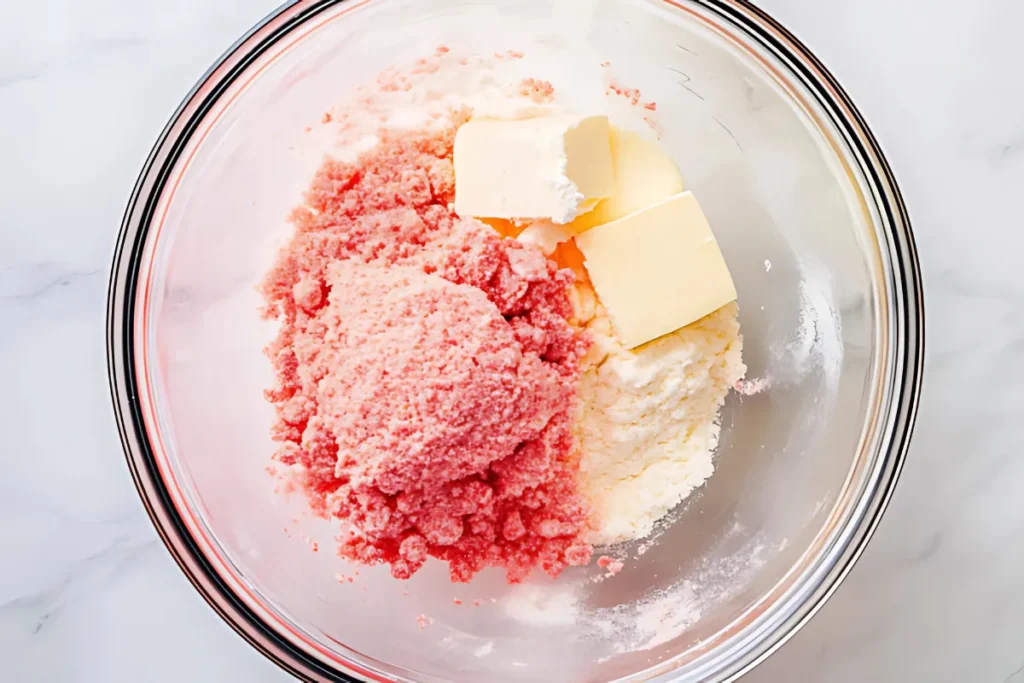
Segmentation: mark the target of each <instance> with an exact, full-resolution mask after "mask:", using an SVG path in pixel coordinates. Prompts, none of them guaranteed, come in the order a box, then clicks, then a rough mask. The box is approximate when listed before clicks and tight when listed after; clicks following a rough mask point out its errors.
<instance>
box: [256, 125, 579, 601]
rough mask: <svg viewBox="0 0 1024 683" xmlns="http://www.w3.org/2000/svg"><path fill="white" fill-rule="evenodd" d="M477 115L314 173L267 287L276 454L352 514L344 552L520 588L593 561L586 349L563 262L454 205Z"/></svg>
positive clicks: (316, 494)
mask: <svg viewBox="0 0 1024 683" xmlns="http://www.w3.org/2000/svg"><path fill="white" fill-rule="evenodd" d="M465 116H466V114H465V113H461V114H459V115H456V116H454V117H453V120H452V121H451V123H450V125H448V126H446V127H445V128H444V129H443V130H440V131H433V132H428V131H421V132H417V133H408V132H403V133H384V134H383V137H382V141H381V143H380V144H379V145H378V146H376V147H375V148H374V149H372V150H370V151H369V152H367V153H365V154H364V155H363V156H362V157H360V158H359V159H358V160H357V161H356V162H354V163H351V164H347V163H341V162H335V161H328V162H326V163H325V164H324V165H323V167H322V168H321V169H320V170H319V172H318V173H317V175H316V178H315V180H314V182H313V185H312V187H311V188H310V190H309V191H308V193H307V197H306V206H303V207H300V208H299V209H296V211H295V212H294V214H293V217H292V221H293V223H294V225H295V234H294V236H293V238H292V240H291V243H290V244H289V245H288V246H287V247H286V248H285V249H283V250H282V252H281V253H280V255H279V257H278V260H277V263H276V265H275V266H274V268H273V270H272V271H271V272H270V273H269V274H268V276H267V277H266V280H265V282H264V284H263V292H264V295H265V299H266V314H267V315H268V316H270V317H273V318H276V319H278V320H280V322H281V328H280V332H279V334H278V336H277V338H276V340H275V341H274V342H273V343H272V344H271V345H270V346H269V347H268V348H267V353H268V355H269V356H270V358H271V359H272V361H273V364H274V368H275V370H276V375H277V382H276V386H275V387H274V388H273V389H271V390H268V391H267V397H268V399H269V400H270V401H271V402H272V403H273V404H274V405H275V407H276V411H277V423H276V425H275V427H274V430H273V436H274V439H275V440H277V441H278V442H279V443H280V448H279V450H278V452H277V454H276V455H275V458H276V459H277V460H279V461H280V462H281V463H283V464H286V465H291V466H295V468H296V470H297V471H299V472H300V473H301V476H302V479H303V486H304V488H305V490H306V492H307V493H308V496H309V498H310V500H311V503H312V505H313V508H314V509H315V510H316V511H318V512H319V513H320V514H322V515H324V516H328V517H333V518H337V519H341V520H345V521H347V522H348V523H349V529H350V530H349V531H348V532H347V533H346V534H343V536H342V537H340V538H339V541H340V543H341V546H340V551H339V552H340V555H341V556H342V557H344V558H347V559H349V560H353V561H356V562H360V563H366V564H379V563H388V564H390V565H391V573H392V574H393V575H394V576H395V577H398V578H408V577H409V576H411V575H412V574H413V573H414V572H416V571H417V570H418V569H419V568H420V567H421V566H422V565H423V563H424V561H425V560H426V559H427V558H428V557H430V556H432V557H436V558H440V559H442V560H445V561H447V562H448V564H449V568H450V573H451V578H452V580H453V581H468V580H470V579H471V578H472V576H473V575H474V574H475V573H477V572H479V571H480V570H482V569H484V568H486V567H490V566H499V567H504V568H505V570H506V572H507V577H508V580H509V581H510V582H517V581H521V580H523V579H524V578H525V577H526V576H527V575H528V574H529V573H530V571H531V570H532V569H534V568H535V567H538V566H539V567H542V568H543V569H545V570H546V571H547V572H548V573H550V574H552V575H557V574H558V573H559V572H560V571H561V570H562V569H563V568H565V567H566V566H567V565H580V564H586V563H587V562H588V561H589V559H590V556H591V552H592V549H591V547H590V546H589V545H587V544H586V543H585V542H584V541H583V540H582V539H583V537H584V534H585V532H586V530H587V519H588V516H589V509H588V507H587V504H586V500H585V499H584V498H583V497H582V496H581V494H580V493H579V491H578V489H577V485H576V470H577V468H578V457H577V454H576V452H575V445H574V440H573V436H572V432H571V430H570V426H571V425H570V420H571V415H572V412H573V410H574V409H575V406H576V396H575V387H576V384H577V381H578V378H579V373H580V361H581V358H582V356H583V355H584V353H585V351H586V342H585V341H584V339H583V337H581V336H580V335H579V333H578V332H576V331H574V329H573V328H572V327H570V325H569V323H568V318H569V317H570V316H571V313H572V308H571V304H570V300H569V293H568V291H569V290H568V288H569V285H570V282H571V280H572V273H571V271H568V270H563V271H560V270H558V269H557V267H556V266H555V265H554V264H553V263H552V262H550V261H548V260H547V259H546V258H545V257H544V256H543V255H542V254H541V253H540V252H539V251H537V250H535V249H534V248H532V247H528V246H524V245H522V244H520V243H518V242H516V241H515V240H510V239H503V238H502V237H501V236H500V235H498V234H497V232H495V231H494V230H493V229H491V228H489V227H488V226H486V225H484V224H482V223H480V222H478V221H475V220H464V219H460V218H458V217H457V216H456V215H455V214H454V213H453V212H452V210H451V209H450V208H449V207H450V206H451V202H452V201H453V200H454V173H453V170H452V162H451V155H452V143H453V139H454V134H455V130H456V128H457V124H458V123H460V122H461V121H462V120H465Z"/></svg>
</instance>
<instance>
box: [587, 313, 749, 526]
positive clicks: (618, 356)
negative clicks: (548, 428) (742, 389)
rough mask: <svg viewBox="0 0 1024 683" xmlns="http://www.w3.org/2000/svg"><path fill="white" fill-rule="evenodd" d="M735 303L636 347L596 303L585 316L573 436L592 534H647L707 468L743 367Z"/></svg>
mask: <svg viewBox="0 0 1024 683" xmlns="http://www.w3.org/2000/svg"><path fill="white" fill-rule="evenodd" d="M584 296H588V295H586V294H585V295H584ZM737 312H738V309H737V306H736V304H735V303H732V304H729V305H727V306H724V307H722V308H720V309H719V310H717V311H715V312H714V313H712V314H711V315H709V316H706V317H705V318H703V319H701V320H699V321H697V322H696V323H693V324H692V325H688V326H686V327H684V328H682V329H680V330H677V331H675V332H673V333H671V334H668V335H665V336H664V337H660V338H659V339H656V340H654V341H653V342H650V343H648V344H645V345H644V346H641V347H639V348H637V349H634V350H628V349H625V348H623V346H622V345H621V344H620V343H619V342H618V341H617V340H616V339H615V337H614V335H613V334H612V329H611V325H610V323H609V322H608V319H607V318H606V317H604V316H603V315H600V310H599V309H598V310H597V313H596V315H595V316H594V317H593V318H592V319H590V320H589V321H588V322H587V329H588V330H589V331H590V332H591V334H592V335H593V338H594V340H595V343H594V348H593V350H592V351H591V353H592V355H593V357H594V361H595V364H594V365H593V366H592V367H590V368H589V369H588V370H587V371H586V372H585V374H584V375H583V380H582V385H581V387H580V396H581V399H582V402H583V408H582V415H581V417H580V421H579V427H578V435H579V439H580V448H581V452H582V455H583V457H582V462H581V464H580V481H581V484H582V486H583V488H584V490H585V491H586V492H587V494H588V495H589V497H590V499H591V503H592V504H593V506H594V508H595V514H596V521H597V531H595V532H594V534H593V536H592V537H591V538H590V540H591V542H593V543H595V544H597V545H605V544H610V543H618V542H621V541H628V540H633V539H638V538H643V537H645V536H647V535H648V534H650V533H651V530H652V529H653V528H654V524H655V522H657V521H658V520H659V519H661V518H662V517H664V516H665V515H666V514H667V513H668V512H669V511H670V510H671V509H672V508H674V507H675V506H676V505H678V504H679V503H680V502H681V501H682V500H683V499H685V498H686V497H687V496H689V495H690V493H691V492H692V491H693V490H694V489H695V488H697V487H699V486H700V485H701V484H703V483H704V481H705V480H706V479H707V478H708V477H710V476H711V475H712V473H713V472H714V469H715V468H714V464H713V462H712V453H713V451H714V449H715V447H716V446H717V444H718V432H719V425H718V411H719V409H720V408H721V406H722V404H723V403H724V401H725V397H726V395H727V394H728V393H729V390H730V389H731V388H732V387H734V386H735V385H736V383H737V382H738V381H739V380H741V379H742V378H743V375H744V373H745V372H746V366H744V364H743V360H742V357H741V351H742V347H743V341H742V338H741V337H740V334H739V322H738V321H737V318H736V316H737Z"/></svg>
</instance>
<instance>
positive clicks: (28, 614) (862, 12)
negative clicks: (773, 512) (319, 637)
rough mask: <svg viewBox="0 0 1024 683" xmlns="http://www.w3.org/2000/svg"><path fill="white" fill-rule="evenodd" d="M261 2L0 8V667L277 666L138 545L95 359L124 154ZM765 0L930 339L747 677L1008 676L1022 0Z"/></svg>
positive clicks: (1022, 304) (1019, 314) (160, 120)
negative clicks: (920, 272)
mask: <svg viewBox="0 0 1024 683" xmlns="http://www.w3.org/2000/svg"><path fill="white" fill-rule="evenodd" d="M274 4H275V0H217V1H216V2H207V1H205V0H177V1H176V2H162V1H160V0H96V1H94V2H90V3H81V2H76V1H74V0H45V1H43V2H38V3H13V2H8V3H5V7H4V9H3V10H2V12H0V130H3V135H2V139H3V143H2V144H0V187H2V188H3V190H2V192H0V320H2V321H3V323H2V324H0V377H2V378H3V379H4V383H5V386H6V387H7V390H6V391H4V392H3V394H2V395H0V415H2V421H0V425H2V426H3V429H4V431H5V433H6V434H7V437H6V439H7V441H6V444H7V445H6V446H5V447H3V449H2V450H0V463H2V466H3V470H4V474H3V476H2V477H0V518H2V519H3V520H4V521H3V522H0V547H2V548H3V550H2V551H0V553H2V555H0V556H2V558H3V561H2V562H0V658H2V661H3V664H2V665H0V668H2V670H3V675H2V676H0V678H3V679H4V680H10V681H62V682H63V681H128V680H132V681H168V682H169V681H180V680H188V681H196V682H201V681H211V682H212V681H233V680H245V681H283V680H286V679H287V677H286V676H285V674H283V673H282V672H280V671H278V670H277V669H276V668H275V667H274V666H273V665H272V664H270V663H269V662H268V661H266V660H264V659H263V657H262V656H261V655H259V654H258V653H257V652H255V651H254V650H252V649H250V647H249V646H248V645H247V644H245V643H244V642H243V641H242V640H241V639H240V638H239V637H237V636H236V635H235V634H234V633H233V632H232V631H231V630H230V629H229V628H228V627H227V626H225V625H224V624H223V623H222V622H221V621H220V619H219V617H217V616H216V615H215V614H214V613H213V611H212V610H210V609H209V608H208V607H207V606H206V604H205V603H204V602H203V601H202V599H201V598H200V597H199V596H198V595H197V594H196V593H195V592H194V591H193V589H192V588H191V586H190V585H189V583H188V582H187V581H186V580H185V578H184V577H183V575H182V574H181V572H180V571H179V570H178V568H177V566H176V565H175V564H174V562H173V561H172V560H171V557H170V555H169V554H168V553H167V552H166V550H164V548H163V546H162V545H161V544H160V542H159V541H158V540H157V537H156V534H155V532H154V531H153V529H152V527H151V525H150V522H149V520H148V518H147V517H146V515H145V513H144V512H143V508H142V506H141V505H140V503H139V501H138V497H137V495H136V492H135V489H134V487H133V486H132V483H131V479H130V477H129V474H128V470H127V467H126V466H125V464H124V460H123V458H122V456H121V446H120V442H119V440H118V438H117V434H116V431H115V427H114V422H113V418H112V414H111V409H110V406H109V398H108V392H107V376H106V366H105V358H104V312H105V310H104V307H105V295H106V285H107V269H108V266H109V262H110V255H111V249H112V245H113V242H114V238H115V233H116V231H117V229H118V225H119V222H120V218H121V213H122V210H123V207H124V204H125V202H126V200H127V197H128V194H129V191H130V189H131V186H132V183H133V182H134V180H135V176H136V174H137V172H138V170H139V168H140V166H141V164H142V161H143V159H144V157H145V155H146V154H147V152H148V150H149V147H150V145H151V143H152V141H153V140H154V139H155V137H156V135H157V133H158V132H159V130H160V128H161V127H162V126H163V124H164V122H165V120H166V119H167V117H168V115H169V113H170V112H171V111H172V109H173V108H174V106H176V105H177V103H178V101H179V100H180V98H181V97H182V95H183V94H184V93H185V92H186V91H187V90H188V88H189V87H190V86H191V85H192V84H193V83H194V82H195V80H196V79H197V78H198V77H199V76H200V75H201V74H202V72H203V71H204V70H205V68H206V67H207V65H208V64H210V63H211V61H212V60H214V59H215V58H216V57H217V56H218V55H219V54H220V52H221V51H222V49H223V48H224V47H226V46H227V45H229V44H230V43H231V42H232V41H233V40H234V39H235V38H236V37H237V36H238V35H240V34H241V33H242V32H243V31H244V30H245V29H246V28H248V27H249V26H250V25H251V24H252V23H254V22H255V21H256V20H257V19H258V18H260V17H261V16H262V15H263V14H265V13H266V12H267V11H269V10H270V9H271V8H272V7H273V5H274ZM761 4H762V5H763V6H764V7H765V8H766V9H768V10H769V11H770V12H773V13H774V14H775V15H776V16H777V18H779V19H780V20H781V21H782V22H783V23H785V24H787V25H788V26H789V27H790V28H791V29H792V30H794V31H795V32H796V33H797V35H799V36H801V37H802V38H803V39H804V40H805V41H806V42H807V43H808V44H809V45H810V46H811V48H812V49H814V50H815V51H816V52H817V54H818V55H819V56H820V57H821V58H822V60H823V61H824V62H825V63H826V64H827V65H828V66H829V67H830V68H831V69H832V70H833V72H834V73H835V74H836V75H837V76H838V78H839V79H840V81H841V82H842V83H843V84H844V85H845V86H846V88H847V89H848V91H849V92H850V93H851V94H852V96H853V98H854V100H855V101H856V102H857V104H858V105H859V106H860V108H861V110H862V111H863V112H864V114H865V116H866V117H867V119H868V120H869V122H870V124H871V125H872V126H873V128H874V131H875V133H876V134H877V135H878V137H879V139H880V141H881V143H882V145H883V147H884V148H885V150H886V151H887V153H888V155H889V159H890V161H891V162H892V164H893V166H894V168H895V170H896V173H897V175H898V177H899V180H900V181H901V183H902V188H903V190H904V193H905V196H906V199H907V202H908V204H909V207H910V210H911V213H912V218H913V220H914V227H915V230H916V234H917V239H918V244H919V248H920V255H921V259H922V262H923V269H924V280H925V293H926V304H927V312H928V342H929V350H928V351H929V359H928V367H927V373H926V377H925V392H924V398H923V402H922V405H921V413H920V419H919V422H918V428H917V433H916V437H915V440H914V444H913V447H912V449H911V455H910V459H909V463H908V465H907V467H906V470H905V472H904V474H903V478H902V480H901V482H900V484H899V486H898V489H897V493H896V496H895V499H894V500H893V502H892V505H891V507H890V508H889V512H888V513H887V515H886V517H885V519H884V521H883V523H882V525H881V527H880V529H879V531H878V533H877V535H876V536H875V538H874V540H873V541H872V543H871V544H870V546H869V548H868V550H867V552H866V553H865V555H864V557H863V559H862V560H861V561H860V563H859V564H858V565H857V567H856V569H855V570H854V571H853V573H852V574H851V575H850V577H849V579H848V580H847V581H846V583H845V584H844V585H843V586H842V587H841V589H840V590H839V591H838V593H837V594H836V595H835V597H833V598H832V600H831V601H830V602H829V603H828V604H827V605H826V606H825V608H824V609H823V610H822V611H821V613H820V614H819V616H817V617H816V618H815V619H814V620H813V621H812V622H811V624H810V625H809V626H808V627H806V628H805V629H804V630H803V631H802V632H800V633H799V634H798V635H797V636H796V637H795V638H794V639H793V640H792V641H791V642H790V643H789V644H787V645H786V646H785V647H784V648H783V649H782V651H781V652H779V653H778V654H776V655H775V656H773V657H772V658H771V659H770V660H769V661H768V662H767V663H765V664H764V665H763V666H761V667H760V668H759V669H758V670H757V671H755V672H754V673H753V674H751V675H750V676H749V677H748V678H747V679H746V680H749V681H752V682H754V683H769V682H776V681H778V682H780V683H782V682H789V681H825V682H827V683H847V682H849V683H855V682H857V683H859V682H860V681H901V682H902V681H928V682H945V681H950V682H960V681H968V680H969V681H978V682H982V683H986V682H992V683H1003V682H1004V681H1006V682H1013V683H1024V670H1022V667H1024V618H1022V617H1024V580H1022V577H1024V550H1022V547H1024V546H1022V544H1021V538H1022V537H1024V495H1022V492H1024V458H1020V457H1018V456H1019V451H1018V450H1017V449H1018V448H1024V420H1022V419H1021V417H1020V414H1019V413H1018V412H1017V411H1018V410H1024V267H1022V266H1021V265H1020V258H1021V255H1022V254H1024V220H1022V218H1021V215H1022V214H1021V210H1020V208H1019V207H1020V205H1019V204H1018V201H1019V200H1020V197H1021V194H1022V193H1024V116H1022V112H1024V79H1022V78H1021V76H1020V64H1021V58H1020V46H1019V42H1020V35H1021V29H1022V27H1024V3H1021V2H1019V0H976V1H974V2H954V1H953V0H898V1H897V2H891V1H890V0H859V1H858V2H850V1H847V0H819V1H816V2H812V1H809V0H762V3H761ZM44 17H45V18H44Z"/></svg>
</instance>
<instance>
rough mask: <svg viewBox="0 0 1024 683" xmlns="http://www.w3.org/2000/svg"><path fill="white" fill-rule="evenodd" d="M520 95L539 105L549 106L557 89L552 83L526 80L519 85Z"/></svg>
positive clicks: (534, 79)
mask: <svg viewBox="0 0 1024 683" xmlns="http://www.w3.org/2000/svg"><path fill="white" fill-rule="evenodd" d="M519 95H521V96H523V97H526V98H529V99H530V100H531V101H532V102H536V103H537V104H548V103H550V102H551V101H552V100H553V99H554V96H555V88H554V86H553V85H551V82H550V81H542V80H538V79H536V78H524V79H523V80H522V81H521V82H520V83H519Z"/></svg>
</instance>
